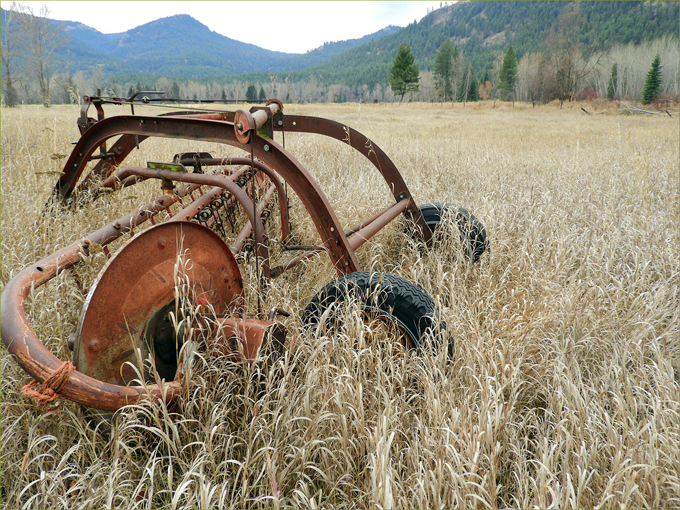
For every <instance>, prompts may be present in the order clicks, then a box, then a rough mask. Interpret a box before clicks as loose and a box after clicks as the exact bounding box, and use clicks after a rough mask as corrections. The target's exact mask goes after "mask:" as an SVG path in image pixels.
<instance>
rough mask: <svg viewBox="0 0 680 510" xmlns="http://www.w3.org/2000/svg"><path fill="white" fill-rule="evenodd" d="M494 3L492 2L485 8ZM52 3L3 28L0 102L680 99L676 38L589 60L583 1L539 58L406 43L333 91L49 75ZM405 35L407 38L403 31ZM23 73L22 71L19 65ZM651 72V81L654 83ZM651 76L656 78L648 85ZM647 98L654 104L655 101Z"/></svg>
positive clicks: (16, 14) (237, 81) (269, 80)
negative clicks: (483, 56)
mask: <svg viewBox="0 0 680 510" xmlns="http://www.w3.org/2000/svg"><path fill="white" fill-rule="evenodd" d="M489 5H491V3H489ZM48 15H49V9H48V7H47V6H46V5H44V6H43V7H42V9H41V10H40V12H39V13H34V12H33V11H32V8H31V7H30V6H24V5H21V4H16V3H13V4H12V8H10V9H9V10H8V11H7V16H5V18H4V19H3V26H2V101H3V104H5V105H9V106H11V105H14V104H17V102H19V101H25V102H27V103H42V104H44V105H45V106H49V105H50V104H53V103H78V102H79V101H80V100H81V97H82V95H83V94H90V95H91V94H94V93H95V92H96V91H97V90H98V89H101V90H102V94H103V95H111V96H116V97H129V96H131V95H132V94H133V93H135V92H138V91H140V90H161V91H165V92H166V97H172V98H178V99H187V100H200V99H206V100H228V101H242V100H245V101H249V102H257V101H263V100H265V99H269V98H278V99H280V100H282V101H284V102H299V103H303V102H392V101H403V100H404V99H406V100H409V101H424V102H447V101H458V102H467V101H480V100H496V99H500V100H508V101H528V102H532V103H534V104H538V103H542V102H549V101H552V100H555V99H557V100H559V101H561V102H564V101H568V100H571V99H594V98H597V97H609V98H611V99H622V100H633V101H643V100H644V101H653V100H654V99H653V98H656V97H659V96H664V95H665V96H669V97H671V98H672V97H677V95H678V74H679V73H678V67H679V61H680V56H679V51H678V41H677V38H676V37H673V36H666V37H663V38H661V39H657V40H654V41H647V42H642V43H639V44H638V43H635V42H631V43H627V44H618V45H615V46H613V47H610V48H608V49H607V50H602V51H598V52H587V51H586V50H585V49H584V48H583V44H582V33H583V30H582V25H583V15H582V13H581V11H580V5H579V4H578V3H575V4H573V6H572V7H571V8H570V9H566V10H564V11H563V12H562V13H561V14H560V16H559V19H558V22H557V24H555V26H554V28H553V29H551V30H548V31H546V33H545V35H544V37H543V39H542V41H541V44H540V45H539V46H538V48H539V49H540V51H533V52H524V53H521V52H519V51H516V46H515V45H514V44H512V45H508V46H507V48H506V49H505V50H503V51H496V53H495V54H494V56H493V63H492V65H491V67H490V68H489V67H484V66H481V67H480V66H479V65H478V64H476V62H477V60H476V59H472V58H469V55H468V53H467V50H466V48H468V46H467V45H468V43H467V42H464V41H463V40H462V39H460V38H458V37H448V36H446V37H445V38H444V39H443V41H442V42H441V43H440V44H439V45H438V46H435V50H436V51H435V54H434V58H433V59H432V61H431V62H430V63H431V65H429V66H428V63H427V61H420V62H419V64H420V67H419V66H418V65H416V58H415V56H414V52H413V51H411V48H410V46H409V45H407V44H404V43H402V44H401V45H400V46H399V48H398V49H397V50H396V55H394V56H393V57H391V58H393V59H394V60H393V61H392V66H391V71H390V73H389V76H388V78H387V79H383V81H382V82H376V83H372V84H368V83H362V82H361V81H356V82H352V83H351V84H348V83H332V82H329V81H328V77H327V76H321V75H307V76H305V77H304V78H300V77H297V75H296V73H295V72H291V73H285V74H281V73H277V74H259V75H248V76H225V77H223V78H219V80H213V81H199V80H186V81H178V80H171V79H169V78H167V77H162V76H161V77H149V76H146V77H139V76H132V75H131V76H128V77H120V76H119V77H117V78H114V77H106V76H105V75H104V72H103V70H102V68H101V67H94V68H93V69H92V70H91V71H76V72H75V73H67V72H56V73H55V72H53V70H52V68H51V66H52V60H53V53H54V51H55V50H56V49H57V48H59V47H60V45H62V44H64V37H63V35H62V34H61V33H60V31H59V30H58V29H57V28H55V24H54V23H47V20H48ZM403 30H404V31H405V32H404V33H406V32H407V31H408V30H407V29H403ZM18 61H20V62H21V72H20V73H18V72H16V68H17V67H18V66H17V62H18ZM650 73H651V75H650ZM649 76H651V77H649ZM650 98H651V99H650Z"/></svg>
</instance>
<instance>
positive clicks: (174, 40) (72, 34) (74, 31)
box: [2, 9, 400, 80]
mask: <svg viewBox="0 0 680 510" xmlns="http://www.w3.org/2000/svg"><path fill="white" fill-rule="evenodd" d="M5 13H6V11H5V10H4V9H2V17H3V18H4V16H5ZM53 22H54V23H58V24H60V25H61V27H62V28H63V30H64V34H66V35H67V36H68V39H69V41H68V43H67V45H66V46H65V47H64V48H61V49H59V50H58V51H57V52H55V61H56V63H57V64H58V65H59V66H60V67H61V68H62V69H64V70H67V71H70V72H75V71H78V70H88V71H89V70H91V69H92V68H93V67H95V66H98V67H99V68H100V69H101V71H102V72H103V73H104V75H106V76H111V75H121V74H124V75H134V74H151V75H156V76H166V77H169V78H173V79H199V80H201V79H211V78H212V79H214V78H218V77H224V76H228V75H238V74H243V73H253V72H281V71H285V70H298V69H303V68H305V67H309V66H312V65H318V64H321V63H323V62H326V61H327V60H329V59H330V58H333V57H334V56H336V55H338V54H340V53H342V52H344V51H347V50H348V49H351V48H354V47H356V46H359V45H362V44H364V43H366V42H369V41H371V40H373V39H376V38H380V37H383V36H385V35H388V34H392V33H394V32H397V31H399V30H400V27H395V26H388V27H386V28H384V29H382V30H380V31H378V32H376V33H375V34H369V35H366V36H364V37H362V38H359V39H350V40H346V41H339V42H328V43H325V44H324V45H322V46H320V47H319V48H316V49H314V50H311V51H309V52H307V53H304V54H298V53H284V52H278V51H271V50H266V49H264V48H260V47H258V46H256V45H254V44H248V43H243V42H240V41H237V40H235V39H231V38H229V37H226V36H223V35H221V34H218V33H217V32H214V31H212V30H210V29H209V28H208V27H207V26H205V25H203V24H202V23H200V22H199V21H197V20H196V19H194V18H193V17H191V16H189V15H187V14H178V15H174V16H168V17H165V18H160V19H157V20H155V21H151V22H149V23H145V24H143V25H140V26H138V27H135V28H133V29H130V30H127V31H125V32H120V33H115V34H103V33H101V32H99V31H98V30H95V29H94V28H91V27H89V26H87V25H85V24H83V23H79V22H74V21H56V20H54V21H53ZM178 34H180V35H181V36H178Z"/></svg>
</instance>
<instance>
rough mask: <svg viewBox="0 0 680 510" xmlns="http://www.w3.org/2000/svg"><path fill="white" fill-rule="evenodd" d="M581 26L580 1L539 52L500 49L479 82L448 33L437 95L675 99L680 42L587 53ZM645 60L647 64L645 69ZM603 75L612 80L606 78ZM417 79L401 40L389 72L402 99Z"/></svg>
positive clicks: (438, 66)
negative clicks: (520, 52)
mask: <svg viewBox="0 0 680 510" xmlns="http://www.w3.org/2000/svg"><path fill="white" fill-rule="evenodd" d="M581 24H582V19H581V12H580V5H579V4H578V3H576V4H573V7H572V8H571V9H568V10H565V11H564V12H563V13H562V14H561V15H560V17H559V20H558V23H557V26H556V28H555V29H554V30H551V31H549V32H548V33H547V34H546V36H545V38H544V40H543V43H542V45H541V48H542V51H541V52H533V53H526V54H524V55H523V56H522V58H521V59H520V60H519V61H518V59H517V55H516V53H515V51H514V49H513V46H509V47H508V49H507V50H506V51H505V53H500V52H499V53H497V55H496V57H495V62H494V66H493V70H492V72H489V71H488V70H487V71H484V74H483V75H482V77H481V78H479V79H478V77H477V73H476V72H475V69H474V68H473V66H472V65H471V64H470V62H466V59H465V58H464V55H463V51H462V49H461V48H459V47H458V46H455V45H453V43H452V40H451V39H450V38H446V39H445V40H444V41H443V42H442V44H441V45H440V46H439V48H438V50H437V53H436V56H435V60H434V66H433V77H434V92H435V95H436V100H438V101H441V102H445V101H461V102H466V101H479V100H485V99H501V100H506V101H513V102H514V101H515V100H521V101H529V102H532V103H533V104H534V105H535V104H536V103H541V102H550V101H553V100H559V101H560V103H563V102H564V101H568V100H573V99H595V98H597V97H607V98H609V99H628V100H635V101H642V102H643V103H651V102H653V101H654V100H655V99H657V98H659V97H660V96H662V95H666V96H668V99H670V100H675V102H677V96H678V60H679V52H678V41H677V39H674V38H671V37H664V38H661V39H659V40H656V41H651V42H647V43H643V44H633V43H630V44H628V45H626V46H625V47H623V46H621V45H619V46H615V47H613V48H611V49H609V50H608V51H606V52H604V51H603V52H595V53H592V54H591V55H590V56H589V57H588V58H586V57H585V56H584V51H583V50H582V46H581V42H580V38H579V33H580V25H581ZM662 61H663V62H664V65H662ZM644 65H646V66H648V68H647V69H643V68H642V67H641V66H644ZM664 66H665V67H666V69H665V73H664V69H663V68H664ZM604 76H607V77H608V79H606V80H603V77H604ZM419 81H420V76H419V73H418V67H417V66H416V64H415V59H414V57H413V54H412V52H411V48H410V47H409V46H408V45H405V44H402V45H401V46H400V48H399V50H398V52H397V56H396V57H395V59H394V62H393V65H392V69H391V73H390V78H389V82H390V85H391V86H392V90H393V91H394V93H395V94H396V95H397V96H398V97H399V98H400V100H403V98H404V95H405V94H406V93H411V95H412V96H413V94H414V93H416V92H418V91H419Z"/></svg>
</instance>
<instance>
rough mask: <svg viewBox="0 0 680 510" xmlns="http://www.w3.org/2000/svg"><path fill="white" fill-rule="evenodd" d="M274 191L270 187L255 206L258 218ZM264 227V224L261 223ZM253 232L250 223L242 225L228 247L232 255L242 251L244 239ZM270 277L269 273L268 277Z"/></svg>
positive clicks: (273, 187)
mask: <svg viewBox="0 0 680 510" xmlns="http://www.w3.org/2000/svg"><path fill="white" fill-rule="evenodd" d="M274 191H276V187H275V186H271V187H270V188H269V189H268V190H267V192H266V193H265V195H264V197H263V198H262V200H260V202H259V203H258V204H257V214H258V216H260V217H262V212H263V211H264V209H265V207H266V206H267V205H268V204H269V201H270V200H271V198H272V195H273V194H274ZM263 225H264V222H263ZM252 232H253V226H252V223H251V222H250V221H246V223H245V224H244V225H243V228H242V229H241V231H240V232H239V234H238V235H237V236H236V239H235V240H234V242H233V243H232V245H231V246H230V248H231V251H232V253H240V252H241V250H243V246H244V245H245V243H246V239H247V238H248V237H249V236H250V234H251V233H252ZM269 276H271V273H270V275H269Z"/></svg>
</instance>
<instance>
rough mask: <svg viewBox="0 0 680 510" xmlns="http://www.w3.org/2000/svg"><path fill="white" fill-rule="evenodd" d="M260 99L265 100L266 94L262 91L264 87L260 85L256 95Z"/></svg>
mask: <svg viewBox="0 0 680 510" xmlns="http://www.w3.org/2000/svg"><path fill="white" fill-rule="evenodd" d="M258 99H259V100H260V101H266V100H267V94H265V92H264V87H260V96H259V97H258Z"/></svg>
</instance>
